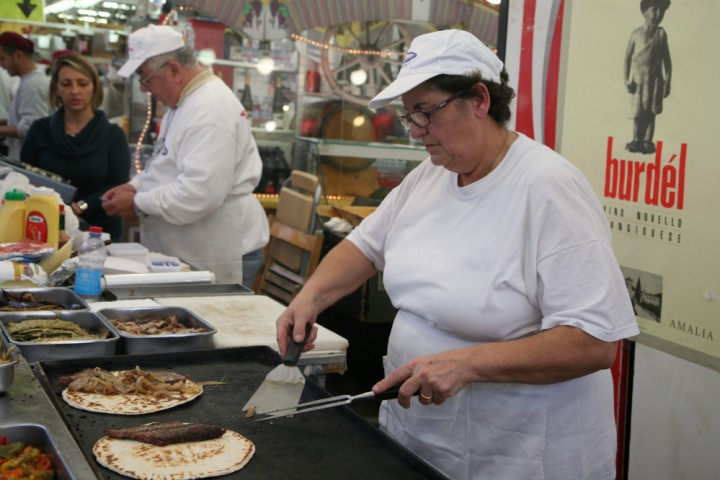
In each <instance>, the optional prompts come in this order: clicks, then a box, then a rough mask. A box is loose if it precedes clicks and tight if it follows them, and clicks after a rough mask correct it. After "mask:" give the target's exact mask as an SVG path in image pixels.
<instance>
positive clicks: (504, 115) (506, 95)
mask: <svg viewBox="0 0 720 480" xmlns="http://www.w3.org/2000/svg"><path fill="white" fill-rule="evenodd" d="M509 80H510V77H509V76H508V73H507V70H505V68H503V70H502V72H501V73H500V81H501V83H496V82H493V81H490V80H487V79H485V78H483V76H482V74H481V73H480V72H478V71H475V72H473V73H469V74H465V75H438V76H437V77H433V78H431V79H430V80H428V83H429V84H431V85H432V86H434V87H435V88H437V89H438V90H442V91H444V92H447V93H455V92H463V91H465V92H467V93H464V94H463V95H461V96H460V98H472V97H474V96H476V95H477V93H476V92H474V91H473V90H472V87H473V85H475V84H476V83H478V82H482V83H484V84H485V86H487V89H488V92H489V93H490V109H489V110H488V115H490V117H491V118H492V119H493V120H495V121H496V122H498V123H500V124H502V125H505V124H507V122H509V121H510V117H511V116H512V112H511V111H510V102H512V99H513V98H515V91H514V90H513V89H512V87H511V86H510V85H508V81H509Z"/></svg>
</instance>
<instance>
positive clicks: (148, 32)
mask: <svg viewBox="0 0 720 480" xmlns="http://www.w3.org/2000/svg"><path fill="white" fill-rule="evenodd" d="M184 45H185V42H184V41H183V36H182V34H181V33H180V32H178V31H177V30H175V29H174V28H172V27H167V26H164V25H160V26H158V25H152V24H151V25H148V26H147V27H145V28H140V29H138V30H135V31H134V32H133V33H131V34H130V37H128V57H129V58H128V61H127V62H125V64H124V65H123V66H122V67H120V70H118V75H120V76H121V77H129V76H130V75H132V74H133V73H135V70H137V69H138V68H139V67H140V65H142V64H143V63H144V62H145V60H147V59H148V58H152V57H156V56H158V55H162V54H163V53H168V52H173V51H175V50H177V49H178V48H181V47H183V46H184Z"/></svg>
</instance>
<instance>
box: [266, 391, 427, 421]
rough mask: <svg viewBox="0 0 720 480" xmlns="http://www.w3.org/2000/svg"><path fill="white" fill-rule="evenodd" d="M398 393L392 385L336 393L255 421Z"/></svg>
mask: <svg viewBox="0 0 720 480" xmlns="http://www.w3.org/2000/svg"><path fill="white" fill-rule="evenodd" d="M399 393H400V387H393V388H390V389H388V390H385V391H384V392H382V393H379V394H377V395H376V394H375V393H373V392H365V393H361V394H359V395H338V396H336V397H329V398H321V399H320V400H314V401H312V402H305V403H300V404H298V405H293V406H292V407H289V408H284V409H278V410H272V411H269V412H264V413H266V414H267V416H266V417H262V418H258V419H257V420H256V421H258V422H262V421H263V420H272V419H273V418H280V417H286V416H288V415H297V414H300V413H308V412H313V411H315V410H324V409H326V408H333V407H339V406H341V405H347V404H349V403H351V402H352V401H354V400H392V399H393V398H397V397H398V394H399ZM419 394H420V390H418V391H417V392H415V393H414V394H413V396H416V395H419Z"/></svg>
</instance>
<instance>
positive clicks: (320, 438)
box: [36, 347, 446, 480]
mask: <svg viewBox="0 0 720 480" xmlns="http://www.w3.org/2000/svg"><path fill="white" fill-rule="evenodd" d="M279 363H280V357H279V355H278V354H277V353H276V352H275V351H274V350H272V349H271V348H268V347H242V348H229V349H215V350H203V351H194V352H192V354H191V355H188V354H187V353H165V354H153V355H126V356H115V357H101V358H95V359H93V358H89V359H87V358H86V359H74V360H62V361H48V362H39V363H37V364H36V365H37V366H36V372H37V374H38V377H39V378H40V381H41V383H42V384H43V387H44V388H45V390H46V391H47V392H48V395H49V396H50V397H51V399H52V400H53V402H54V403H55V405H56V407H57V409H58V410H59V412H60V414H61V416H62V417H63V418H64V419H65V421H66V423H67V425H68V427H69V429H70V431H71V432H72V433H73V435H74V436H75V438H76V440H77V442H78V444H79V445H80V447H81V449H82V450H83V452H84V453H85V455H86V456H87V459H88V462H89V463H90V464H91V465H93V467H94V468H95V469H96V473H97V475H98V478H103V479H123V478H126V477H123V476H121V475H118V474H116V473H114V472H111V471H109V470H106V469H104V468H103V467H101V466H100V465H98V464H97V462H95V460H94V458H93V456H92V446H93V445H94V444H95V442H96V441H97V440H98V439H100V438H102V437H103V436H105V435H104V433H103V431H104V430H105V429H106V428H126V427H135V426H138V425H141V424H145V423H149V422H168V421H175V420H180V421H184V422H193V423H205V424H211V425H217V426H219V427H222V428H226V429H228V430H234V431H236V432H238V433H240V434H241V435H244V436H245V437H247V438H248V439H250V440H251V441H252V442H253V443H254V444H255V447H256V449H257V450H256V453H255V456H254V457H253V458H252V460H250V463H248V464H247V465H246V466H245V468H243V469H242V470H240V471H239V472H236V473H234V474H230V475H227V476H224V477H223V478H228V479H231V478H242V479H244V480H255V479H258V480H260V479H262V480H275V479H277V480H288V479H307V478H318V479H329V478H342V479H344V480H348V479H358V480H360V479H362V480H366V479H368V478H372V479H391V480H397V479H400V478H402V479H408V480H413V479H441V480H442V479H445V478H446V477H444V476H443V475H441V474H440V473H438V472H437V471H436V470H434V469H432V468H431V467H429V466H428V465H427V464H425V463H424V462H422V461H421V460H420V459H419V458H418V457H416V456H415V455H413V454H412V453H410V452H409V451H407V450H406V449H404V448H403V447H402V446H400V445H399V444H398V443H397V442H395V441H393V440H392V439H390V438H389V437H388V436H387V435H385V434H384V433H382V432H380V431H379V430H378V429H377V428H375V427H374V426H372V425H370V424H369V423H367V422H366V421H365V420H363V419H362V418H361V417H360V416H358V415H357V414H355V413H354V412H353V411H352V410H350V409H349V408H347V407H340V408H334V409H328V410H323V411H320V412H314V413H311V414H307V415H298V416H296V417H293V418H285V419H279V420H274V421H271V422H255V421H253V420H254V419H250V418H245V412H243V411H242V406H243V405H244V404H245V402H247V400H248V399H249V398H250V397H251V396H252V394H253V393H254V392H255V390H256V389H257V388H258V386H259V385H260V384H261V383H262V381H263V380H264V379H265V376H266V375H267V373H268V372H269V371H270V370H272V368H273V367H275V366H277V365H278V364H279ZM135 366H139V367H140V368H142V369H145V370H172V371H175V372H178V373H182V374H186V375H188V376H189V377H190V378H191V379H192V380H194V381H196V382H208V381H217V382H223V384H221V385H208V386H206V387H205V390H204V393H203V394H202V395H201V396H200V397H199V398H197V399H196V400H194V401H192V402H190V403H187V404H184V405H181V406H179V407H176V408H173V409H170V410H165V411H162V412H157V413H153V414H148V415H138V416H130V417H128V416H124V415H107V414H100V413H92V412H86V411H80V410H76V409H74V408H72V407H70V406H69V405H67V404H66V403H65V402H64V401H63V400H62V397H61V393H62V390H63V387H62V386H61V385H60V383H59V381H58V379H59V378H60V377H61V376H63V375H68V374H72V373H74V372H76V371H78V370H82V369H84V368H94V367H100V368H104V369H106V370H129V369H132V368H134V367H135ZM327 396H329V394H328V393H327V392H326V391H325V390H323V389H321V388H320V387H318V386H317V385H316V384H314V383H312V382H310V381H308V382H306V384H305V390H304V391H303V395H302V398H301V401H303V402H306V401H310V400H317V399H319V398H324V397H327Z"/></svg>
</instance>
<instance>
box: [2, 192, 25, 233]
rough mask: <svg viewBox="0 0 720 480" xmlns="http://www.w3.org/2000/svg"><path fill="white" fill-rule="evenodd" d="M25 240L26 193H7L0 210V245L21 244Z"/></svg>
mask: <svg viewBox="0 0 720 480" xmlns="http://www.w3.org/2000/svg"><path fill="white" fill-rule="evenodd" d="M23 238H25V193H24V192H21V191H20V190H16V189H13V190H10V191H7V192H5V198H4V199H3V202H2V209H0V243H14V242H19V241H20V240H22V239H23Z"/></svg>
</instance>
